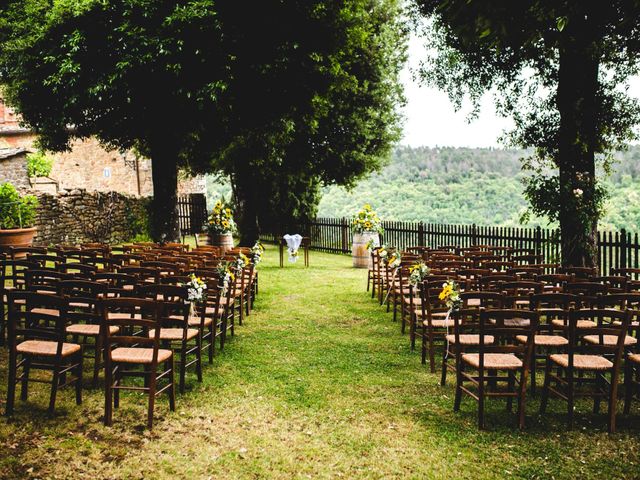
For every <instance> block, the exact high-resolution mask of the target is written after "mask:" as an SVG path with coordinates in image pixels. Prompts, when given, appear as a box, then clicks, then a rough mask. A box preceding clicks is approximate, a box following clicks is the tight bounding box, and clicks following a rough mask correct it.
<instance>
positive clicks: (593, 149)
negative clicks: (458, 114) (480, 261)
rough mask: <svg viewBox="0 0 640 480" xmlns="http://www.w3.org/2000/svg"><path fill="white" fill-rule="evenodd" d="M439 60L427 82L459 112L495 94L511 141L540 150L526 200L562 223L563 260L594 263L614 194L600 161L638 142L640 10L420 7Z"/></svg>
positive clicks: (617, 3) (619, 1) (601, 5)
mask: <svg viewBox="0 0 640 480" xmlns="http://www.w3.org/2000/svg"><path fill="white" fill-rule="evenodd" d="M416 4H417V6H418V11H419V12H420V13H421V14H422V15H424V16H426V17H427V18H428V23H429V31H430V39H431V44H430V47H431V48H433V51H435V52H437V53H436V54H435V55H434V56H433V57H432V58H431V59H430V60H429V61H428V62H427V63H426V64H425V68H424V70H423V72H422V74H423V77H424V78H425V79H426V80H427V81H428V82H430V83H432V84H433V85H436V86H438V87H440V88H442V89H444V90H446V91H447V92H448V93H449V95H450V97H451V98H452V99H453V100H454V102H456V104H457V105H460V103H461V101H462V99H463V98H464V97H465V96H469V97H470V98H471V99H472V101H474V102H475V103H476V105H477V104H478V101H479V99H480V97H481V95H482V94H483V93H484V92H486V91H490V90H492V89H493V90H494V91H495V92H497V93H496V96H495V98H496V104H497V108H498V111H499V112H500V113H502V114H504V115H508V116H511V117H513V119H514V120H515V125H516V128H515V129H514V130H513V131H512V132H510V133H509V134H508V135H507V136H506V138H505V139H506V141H507V143H509V144H511V145H513V146H518V147H524V148H527V147H533V149H534V154H533V155H532V156H531V157H529V158H528V159H526V160H525V162H524V164H523V166H524V167H525V169H527V170H529V171H530V172H531V175H530V177H529V180H528V185H527V188H526V189H525V195H526V196H527V198H528V200H529V201H530V203H531V209H532V211H533V213H535V214H541V215H546V216H547V217H549V218H550V219H551V220H554V221H555V220H557V221H558V222H559V224H560V228H561V236H562V253H563V262H564V263H565V264H570V265H593V264H594V263H595V258H596V249H595V231H596V228H597V221H598V219H599V218H600V216H601V207H602V204H603V201H604V196H605V192H604V190H603V189H602V187H601V186H600V185H599V184H598V182H597V178H596V168H595V159H596V158H600V159H602V160H603V161H604V163H605V170H606V167H607V166H608V160H609V158H610V157H609V155H610V153H611V152H612V151H613V150H614V149H616V148H621V147H624V145H625V143H626V142H627V141H628V140H630V139H633V138H635V133H634V130H633V127H634V125H636V124H637V123H638V121H639V119H640V110H639V108H638V104H637V102H636V101H634V100H633V99H631V98H630V97H629V96H628V95H627V94H626V91H625V88H624V87H625V86H626V82H627V79H628V77H629V76H630V75H633V74H635V73H637V72H638V66H639V63H638V60H639V55H640V27H639V24H638V21H637V18H638V15H639V14H640V2H638V1H630V0H614V1H610V2H573V1H568V0H567V1H560V2H558V1H551V0H525V1H519V2H492V1H488V0H474V1H470V2H455V1H453V2H452V1H437V0H417V1H416Z"/></svg>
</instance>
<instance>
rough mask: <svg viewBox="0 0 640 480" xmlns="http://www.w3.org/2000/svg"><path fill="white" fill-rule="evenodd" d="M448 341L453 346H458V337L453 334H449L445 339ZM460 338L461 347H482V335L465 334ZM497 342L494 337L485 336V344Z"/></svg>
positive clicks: (459, 336)
mask: <svg viewBox="0 0 640 480" xmlns="http://www.w3.org/2000/svg"><path fill="white" fill-rule="evenodd" d="M445 338H446V339H447V342H449V343H450V344H452V345H455V344H456V336H455V335H453V334H449V335H447V336H446V337H445ZM458 338H459V339H460V345H480V335H479V334H475V333H464V334H462V335H458ZM493 342H495V338H494V337H493V335H485V336H484V343H486V344H490V343H493Z"/></svg>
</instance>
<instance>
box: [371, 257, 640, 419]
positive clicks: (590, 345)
mask: <svg viewBox="0 0 640 480" xmlns="http://www.w3.org/2000/svg"><path fill="white" fill-rule="evenodd" d="M436 256H437V253H436ZM402 259H403V261H402V264H401V265H400V267H398V268H386V266H385V265H384V262H381V261H380V259H376V255H375V252H374V253H373V254H372V262H373V265H374V268H373V269H371V270H370V272H369V281H368V286H367V287H368V288H369V287H370V286H371V285H373V287H372V289H375V291H373V292H372V297H374V296H375V294H376V293H377V294H378V299H379V301H380V302H381V303H386V305H387V310H389V308H390V305H391V304H393V305H394V320H395V314H396V307H397V306H399V307H400V310H401V312H402V320H403V321H402V331H403V332H404V331H405V325H407V324H408V325H409V333H410V343H411V347H412V349H413V348H415V344H416V340H417V339H420V340H421V343H422V361H423V363H425V362H426V359H427V356H428V357H429V363H430V366H431V371H432V372H434V371H435V358H434V352H435V350H434V343H442V345H443V347H442V348H443V350H442V351H443V355H442V378H441V383H442V384H443V385H444V384H445V382H446V373H447V371H448V370H449V371H454V372H455V373H456V383H457V387H456V401H455V402H454V407H455V408H456V409H458V408H459V404H460V400H461V395H462V394H463V393H470V394H471V395H472V396H473V397H474V398H476V399H477V400H478V401H479V403H480V407H479V424H480V426H481V427H482V426H484V397H485V396H487V395H489V396H500V395H499V394H497V391H496V390H495V388H494V387H496V385H497V384H498V383H499V382H500V380H505V381H506V384H507V386H508V387H509V388H508V389H507V390H508V391H509V395H506V397H507V398H508V405H509V408H511V403H512V400H513V398H517V399H518V402H519V407H521V408H520V409H519V425H520V426H521V427H522V426H523V425H524V423H523V422H524V401H525V400H524V398H525V397H524V395H525V393H526V383H527V382H526V377H527V376H529V375H530V376H531V378H532V380H531V385H532V392H533V393H535V373H536V370H537V367H538V368H539V367H540V366H542V365H544V368H545V373H546V374H545V386H544V388H543V402H542V404H543V407H542V409H543V410H544V408H546V402H547V400H546V399H547V398H548V396H549V394H550V393H551V394H554V395H559V396H561V398H565V399H566V400H567V403H568V404H569V405H570V409H571V413H570V415H569V424H571V423H572V421H573V413H572V412H573V405H574V399H575V394H576V391H575V389H574V387H575V385H576V384H577V385H580V386H582V385H583V384H587V383H589V382H588V381H587V380H586V379H584V378H583V377H584V375H585V372H587V371H591V372H592V373H594V378H593V379H590V381H591V383H594V382H595V384H596V386H597V388H596V390H593V391H591V392H590V394H593V395H594V396H595V397H594V398H596V400H595V401H596V404H595V405H594V409H595V410H598V409H599V405H600V401H601V400H602V398H604V397H603V395H604V393H605V390H607V389H604V387H603V385H605V382H604V376H605V374H608V376H609V384H608V385H609V389H608V390H607V391H606V393H607V395H608V397H607V398H608V399H609V406H610V409H609V411H610V413H612V415H613V416H612V415H610V417H609V428H610V430H611V431H613V430H614V429H615V401H616V400H617V398H616V396H617V388H618V376H619V372H620V365H621V362H623V361H624V362H623V363H624V366H625V367H624V368H625V375H624V382H625V407H624V411H625V413H628V411H629V407H630V404H631V399H632V395H633V392H634V390H637V389H638V386H639V385H640V383H639V380H640V373H639V372H640V365H639V364H640V355H638V354H637V352H638V350H637V337H638V318H640V292H638V291H636V290H637V289H638V283H637V280H638V272H636V271H634V269H626V270H617V271H615V272H612V275H610V276H607V277H605V276H599V277H598V276H594V272H593V271H592V270H591V269H574V270H573V271H564V272H563V273H551V274H545V273H541V272H542V270H539V271H538V272H535V273H531V272H529V271H526V270H525V272H524V273H523V274H520V275H518V274H515V272H513V271H509V272H505V271H492V270H489V269H474V268H461V269H458V268H452V269H450V270H448V269H445V270H437V269H435V268H432V269H431V272H430V273H431V274H430V275H429V276H428V277H427V278H426V279H425V280H424V281H423V282H419V284H418V285H411V284H410V283H409V281H408V280H409V267H410V266H411V265H413V264H415V263H416V262H420V261H422V262H424V252H422V254H421V255H416V254H414V253H412V252H403V253H402ZM558 270H559V269H558ZM448 280H455V281H456V282H457V283H458V285H459V287H460V288H461V289H462V291H463V293H462V294H461V298H462V299H463V305H462V310H460V312H450V311H449V309H448V308H447V307H446V305H444V303H443V302H442V301H441V300H440V299H439V298H438V295H439V293H440V292H441V291H442V284H443V282H444V281H448ZM482 311H485V312H491V315H492V317H491V319H490V323H491V325H488V324H487V323H486V322H484V323H485V324H484V325H483V326H482V330H483V332H484V334H482V335H481V334H480V329H481V323H483V322H482V321H481V318H482ZM605 313H611V315H609V316H608V317H605V316H604V314H605ZM484 315H488V314H487V313H485V314H484ZM497 317H500V318H503V319H504V320H505V322H503V324H500V333H501V335H502V336H501V335H497V334H495V333H496V332H493V334H491V333H488V331H489V330H491V329H492V328H494V327H495V326H496V324H497V323H500V322H497V320H496V318H497ZM534 317H535V318H534ZM622 317H625V318H622ZM595 318H598V319H600V320H601V319H603V318H607V319H608V321H604V322H603V321H599V322H597V321H594V320H593V319H595ZM574 319H575V322H576V323H575V326H574V327H572V321H573V320H574ZM496 322H497V323H496ZM625 322H626V323H625ZM625 325H626V326H625ZM506 328H513V330H508V331H507V330H504V329H506ZM572 328H573V330H572ZM518 329H519V331H518ZM621 331H622V332H623V333H621ZM507 333H508V335H507ZM485 334H486V335H488V336H487V337H486V338H487V339H489V338H492V340H496V339H498V340H497V344H494V342H493V341H492V342H488V341H487V342H481V341H480V338H485V337H484V335H485ZM620 335H622V336H620ZM529 336H530V337H531V342H530V343H528V339H529ZM594 336H595V338H596V339H598V341H597V342H594V341H593V340H594ZM614 338H615V339H616V341H614ZM619 338H622V340H620V341H621V342H622V343H621V344H620V345H618V343H617V339H619ZM509 339H510V341H509ZM585 339H586V340H585ZM589 340H591V342H589ZM481 343H482V345H481ZM618 346H620V348H621V350H620V355H619V357H620V360H619V361H617V362H616V361H614V360H615V359H616V358H617V357H616V356H617V355H618V353H619V352H618V350H616V349H617V348H618ZM488 347H491V348H488ZM494 347H495V348H498V350H496V351H495V352H492V349H493V348H494ZM502 347H509V348H507V349H506V350H505V351H504V352H502V351H499V350H500V348H502ZM583 349H584V350H589V349H592V350H595V351H597V353H594V354H591V353H582V350H583ZM480 350H482V352H480ZM471 353H474V354H477V355H479V356H481V357H483V359H484V358H488V357H485V353H486V354H489V353H496V354H509V355H510V356H509V357H508V358H507V357H504V359H505V361H507V362H513V364H514V365H515V364H516V363H518V362H515V360H514V358H513V355H511V354H514V355H515V357H517V358H519V359H520V361H519V363H518V365H519V368H520V370H518V369H515V370H517V371H518V372H519V373H520V375H521V377H520V380H519V381H518V380H517V375H515V374H514V373H513V372H514V371H515V370H514V368H512V367H509V366H508V365H502V364H499V363H494V364H492V365H493V366H494V367H496V368H489V367H486V368H485V367H484V366H483V368H482V369H481V370H482V373H480V372H479V371H478V368H477V367H478V366H479V365H476V367H475V370H473V372H474V373H473V374H467V372H466V371H465V368H466V369H469V368H471V367H473V366H471V367H470V362H471V363H473V362H476V360H474V359H475V358H476V357H473V356H467V357H465V355H467V354H471ZM600 353H603V355H604V356H603V355H599V354H600ZM558 355H560V357H558ZM563 355H564V356H563ZM576 355H577V356H576ZM580 355H592V357H588V358H589V359H591V360H593V362H594V363H589V362H587V363H584V359H585V358H587V357H581V356H580ZM593 355H595V356H593ZM567 356H568V357H567ZM598 356H603V358H605V359H606V360H607V362H608V363H606V362H603V361H600V360H596V359H595V358H596V357H598ZM463 358H465V359H466V360H464V361H463ZM500 358H503V357H495V358H493V360H496V359H500ZM567 358H570V361H568V363H566V365H565V366H562V365H561V363H562V362H565V360H566V359H567ZM576 358H578V359H579V361H578V363H575V362H574V360H575V359H576ZM452 359H455V360H456V362H455V365H451V364H450V363H449V362H448V360H452ZM483 362H484V360H483ZM476 363H477V362H476ZM550 365H553V368H552V367H551V366H550ZM605 365H606V366H607V368H604V366H605ZM497 367H501V368H497ZM502 367H504V368H502ZM592 367H593V368H592ZM596 367H597V368H596ZM501 369H502V370H505V371H506V372H507V373H506V376H503V377H496V376H495V373H496V371H499V370H501ZM590 369H591V370H590ZM485 370H486V371H485ZM555 370H558V374H555V373H554V371H555ZM576 374H577V375H578V376H579V379H580V380H579V381H576V382H574V381H573V380H572V379H574V378H575V376H576ZM522 375H524V377H522ZM479 377H482V379H480V378H479ZM552 381H553V383H552ZM468 382H471V383H472V384H473V385H474V386H475V387H476V391H475V393H471V392H470V390H469V389H468V388H467V386H466V383H468ZM487 385H488V386H489V388H486V386H487ZM516 385H518V386H519V388H520V389H521V392H520V391H519V390H517V389H515V386H516ZM514 389H515V390H514ZM563 392H564V393H563ZM494 394H496V395H494ZM481 399H482V400H481Z"/></svg>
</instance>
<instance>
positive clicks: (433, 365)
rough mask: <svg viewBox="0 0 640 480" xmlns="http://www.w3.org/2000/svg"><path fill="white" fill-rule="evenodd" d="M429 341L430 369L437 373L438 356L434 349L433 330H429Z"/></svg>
mask: <svg viewBox="0 0 640 480" xmlns="http://www.w3.org/2000/svg"><path fill="white" fill-rule="evenodd" d="M427 336H428V341H429V369H430V371H431V373H436V356H435V352H434V350H433V332H432V331H431V330H428V334H427Z"/></svg>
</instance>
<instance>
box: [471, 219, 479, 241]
mask: <svg viewBox="0 0 640 480" xmlns="http://www.w3.org/2000/svg"><path fill="white" fill-rule="evenodd" d="M477 243H478V231H477V229H476V224H475V223H474V224H473V225H471V245H476V244H477Z"/></svg>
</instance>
